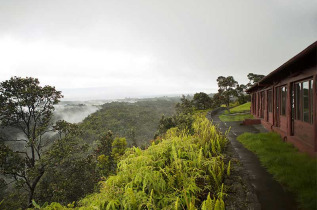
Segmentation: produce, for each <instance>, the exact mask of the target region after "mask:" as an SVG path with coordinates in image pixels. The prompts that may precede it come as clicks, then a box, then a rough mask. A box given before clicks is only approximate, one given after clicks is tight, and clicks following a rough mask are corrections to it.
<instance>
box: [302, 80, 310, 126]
mask: <svg viewBox="0 0 317 210" xmlns="http://www.w3.org/2000/svg"><path fill="white" fill-rule="evenodd" d="M302 84H303V106H302V108H303V112H302V113H303V121H304V122H309V82H308V81H306V82H303V83H302Z"/></svg>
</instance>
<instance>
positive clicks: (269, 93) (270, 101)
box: [267, 90, 273, 112]
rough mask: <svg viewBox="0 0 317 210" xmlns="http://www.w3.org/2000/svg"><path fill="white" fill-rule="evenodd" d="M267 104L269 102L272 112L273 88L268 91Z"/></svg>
mask: <svg viewBox="0 0 317 210" xmlns="http://www.w3.org/2000/svg"><path fill="white" fill-rule="evenodd" d="M267 104H268V109H269V112H272V110H273V103H272V90H269V91H268V94H267Z"/></svg>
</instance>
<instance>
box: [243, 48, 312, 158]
mask: <svg viewBox="0 0 317 210" xmlns="http://www.w3.org/2000/svg"><path fill="white" fill-rule="evenodd" d="M316 60H317V42H314V43H313V44H311V45H310V46H308V47H307V48H306V49H304V50H303V51H302V52H300V53H299V54H297V55H296V56H294V57H293V58H291V59H290V60H289V61H287V62H286V63H284V64H283V65H282V66H280V67H279V68H277V69H276V70H274V71H273V72H271V73H270V74H268V75H267V76H266V77H264V78H263V79H262V80H261V81H259V82H258V83H256V84H255V85H253V86H252V87H251V88H250V89H248V90H247V92H248V93H249V94H250V95H251V114H252V115H253V116H254V117H255V118H258V119H260V121H261V123H262V125H263V126H264V127H265V128H266V129H268V130H270V131H275V132H277V133H279V134H280V135H281V137H282V138H283V140H284V141H287V142H290V143H292V144H293V145H294V146H296V147H297V148H298V149H299V150H300V151H303V152H306V153H308V154H310V155H312V156H316V154H317V66H316Z"/></svg>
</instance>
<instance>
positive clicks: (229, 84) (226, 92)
mask: <svg viewBox="0 0 317 210" xmlns="http://www.w3.org/2000/svg"><path fill="white" fill-rule="evenodd" d="M217 83H218V88H219V89H218V95H217V98H218V100H223V101H222V103H224V104H226V105H227V107H229V103H230V98H231V97H233V96H237V91H236V89H235V88H236V87H237V86H238V82H237V81H235V80H234V78H233V77H232V76H228V77H224V76H219V77H218V78H217ZM222 103H221V104H222Z"/></svg>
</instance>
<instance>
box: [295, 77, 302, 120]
mask: <svg viewBox="0 0 317 210" xmlns="http://www.w3.org/2000/svg"><path fill="white" fill-rule="evenodd" d="M301 88H302V86H301V83H296V84H295V119H296V120H301V119H302V118H301V111H300V110H301V106H300V105H301V103H300V101H301V100H300V95H301V94H300V93H301Z"/></svg>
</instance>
